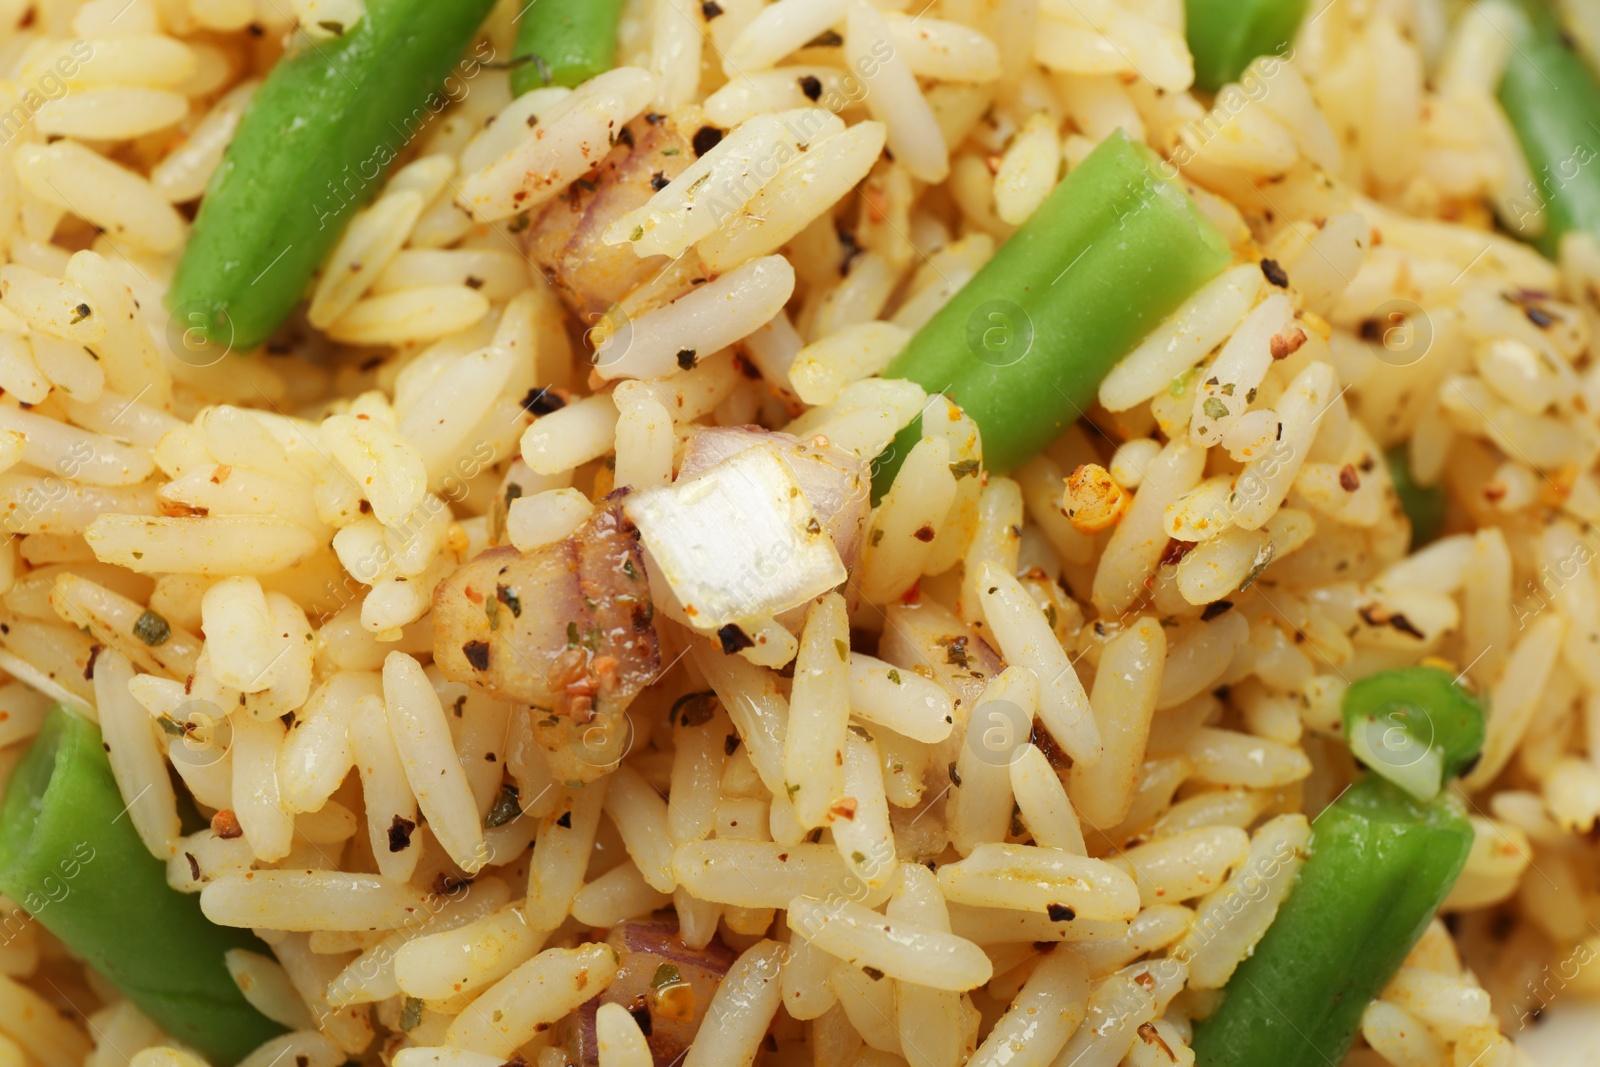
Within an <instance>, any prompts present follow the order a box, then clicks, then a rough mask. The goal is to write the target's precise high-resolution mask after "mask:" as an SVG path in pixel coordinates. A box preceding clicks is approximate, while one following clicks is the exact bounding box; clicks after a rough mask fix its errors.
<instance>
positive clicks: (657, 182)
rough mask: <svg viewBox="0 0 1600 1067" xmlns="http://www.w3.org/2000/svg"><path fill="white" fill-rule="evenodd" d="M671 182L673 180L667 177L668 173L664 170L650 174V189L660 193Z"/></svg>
mask: <svg viewBox="0 0 1600 1067" xmlns="http://www.w3.org/2000/svg"><path fill="white" fill-rule="evenodd" d="M671 184H672V182H671V181H670V180H669V179H668V178H667V176H666V174H665V173H664V172H662V171H659V170H658V171H656V172H655V173H654V174H652V175H651V176H650V189H651V191H652V192H657V193H659V192H660V191H661V190H663V189H665V188H666V187H667V186H669V185H671Z"/></svg>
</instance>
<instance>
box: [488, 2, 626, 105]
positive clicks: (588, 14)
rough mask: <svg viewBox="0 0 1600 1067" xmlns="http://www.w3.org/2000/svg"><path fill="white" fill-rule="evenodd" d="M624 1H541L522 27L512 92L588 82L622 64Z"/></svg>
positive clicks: (529, 11) (525, 16)
mask: <svg viewBox="0 0 1600 1067" xmlns="http://www.w3.org/2000/svg"><path fill="white" fill-rule="evenodd" d="M621 16H622V0H539V2H538V3H536V4H531V5H529V7H528V9H527V10H526V11H524V12H523V13H522V21H521V23H520V24H518V26H517V47H516V55H515V56H513V57H512V62H514V63H515V64H516V66H515V67H513V68H512V70H511V91H512V93H514V94H515V95H517V96H521V95H522V94H523V93H526V92H529V91H531V90H533V89H542V88H544V87H545V86H547V85H564V86H566V87H567V88H568V89H571V88H572V87H573V86H576V85H582V84H583V83H584V82H586V81H588V80H589V79H590V78H592V77H594V76H595V75H596V74H604V73H605V72H606V71H608V70H610V69H611V68H612V67H613V66H615V65H616V60H617V20H618V19H619V18H620V17H621Z"/></svg>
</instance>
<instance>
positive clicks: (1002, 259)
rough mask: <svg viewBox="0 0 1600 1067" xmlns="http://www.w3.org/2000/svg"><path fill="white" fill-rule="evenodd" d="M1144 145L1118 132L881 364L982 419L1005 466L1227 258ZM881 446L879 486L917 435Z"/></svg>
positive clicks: (1041, 440) (992, 459)
mask: <svg viewBox="0 0 1600 1067" xmlns="http://www.w3.org/2000/svg"><path fill="white" fill-rule="evenodd" d="M1164 169H1167V168H1165V167H1164V165H1163V164H1162V163H1161V161H1160V160H1158V159H1157V158H1156V156H1155V154H1154V153H1152V152H1151V151H1150V150H1149V149H1148V148H1146V147H1145V146H1144V145H1141V144H1137V143H1135V142H1133V141H1130V140H1128V138H1127V137H1126V136H1125V135H1124V134H1123V133H1122V132H1121V131H1120V130H1119V131H1117V132H1116V133H1113V134H1112V135H1111V136H1109V137H1107V138H1106V139H1105V141H1103V142H1102V143H1101V144H1100V146H1099V147H1098V148H1096V149H1095V150H1094V151H1093V152H1092V153H1090V154H1089V157H1088V158H1087V159H1085V160H1084V161H1083V162H1082V163H1080V164H1078V166H1077V167H1076V168H1074V169H1073V171H1072V173H1071V174H1069V175H1068V176H1067V179H1066V180H1065V181H1063V182H1062V183H1061V184H1060V185H1059V186H1057V187H1056V189H1055V191H1054V192H1052V193H1051V194H1050V196H1049V198H1048V199H1046V200H1045V202H1044V203H1043V204H1042V205H1041V206H1040V208H1039V210H1038V211H1036V212H1034V214H1033V216H1032V218H1030V219H1029V220H1028V223H1027V224H1026V225H1025V226H1023V227H1022V229H1020V230H1018V231H1017V233H1016V235H1015V236H1013V237H1012V238H1011V240H1009V241H1007V242H1006V243H1005V244H1004V245H1002V246H1001V248H1000V251H999V252H998V253H996V254H995V257H994V258H993V259H991V260H990V261H989V262H988V264H987V265H985V266H984V268H983V269H982V270H980V271H979V272H978V274H977V275H976V276H975V277H974V278H973V279H972V280H971V281H969V282H968V283H967V284H966V285H965V286H963V287H962V289H961V291H960V292H959V293H957V294H956V296H955V297H954V298H953V299H951V301H950V302H949V303H948V304H946V305H945V306H944V308H943V309H941V310H940V312H939V313H938V314H937V315H935V316H934V317H933V318H932V319H931V320H930V321H929V322H928V324H927V325H926V326H924V327H923V328H922V329H921V330H920V331H918V332H917V334H916V336H915V337H913V338H912V339H911V343H910V344H908V345H907V346H906V348H905V350H904V351H903V352H901V353H900V355H899V356H897V357H895V360H894V362H892V363H891V364H889V367H888V369H886V370H885V371H884V372H883V376H884V377H885V378H908V379H910V380H911V381H913V382H916V383H917V384H918V385H921V386H922V387H923V388H924V389H927V390H928V391H929V392H942V393H944V394H945V395H946V396H948V397H949V398H950V399H951V400H953V401H955V403H956V404H958V405H960V407H961V409H962V410H963V411H965V412H966V413H967V414H968V415H969V416H971V417H972V420H973V421H974V422H976V423H977V424H978V429H979V432H980V433H981V435H982V438H983V457H984V464H985V466H986V467H987V468H988V469H989V470H991V471H995V472H997V473H1001V474H1004V473H1006V472H1008V471H1011V470H1014V469H1015V468H1016V467H1018V466H1019V465H1021V464H1022V463H1023V462H1024V461H1026V460H1027V459H1028V458H1029V457H1031V456H1032V455H1034V454H1035V453H1036V452H1038V451H1039V450H1040V449H1041V448H1043V447H1044V446H1045V445H1046V444H1048V443H1049V442H1050V441H1052V440H1054V439H1055V438H1056V437H1057V436H1058V435H1060V433H1061V431H1062V430H1064V429H1065V428H1066V427H1067V426H1068V425H1069V424H1071V423H1073V422H1075V421H1076V420H1077V419H1078V418H1079V416H1081V415H1082V414H1083V413H1084V411H1086V410H1088V408H1089V407H1090V405H1091V404H1093V403H1094V399H1095V394H1096V392H1098V390H1099V388H1100V382H1101V380H1102V379H1103V378H1105V376H1106V374H1108V373H1109V372H1110V370H1111V368H1112V367H1113V366H1115V365H1116V363H1117V361H1118V360H1120V359H1121V358H1122V357H1123V356H1125V355H1126V354H1127V353H1128V352H1129V351H1130V350H1131V349H1132V348H1133V346H1134V345H1135V344H1137V343H1138V342H1139V340H1140V339H1141V338H1143V337H1144V336H1145V335H1146V334H1148V333H1149V332H1150V331H1151V330H1152V329H1154V328H1155V327H1156V326H1157V325H1158V324H1159V323H1160V322H1161V320H1162V319H1164V318H1166V317H1167V315H1169V314H1171V313H1172V312H1173V311H1174V310H1176V309H1177V308H1178V306H1179V305H1180V304H1182V303H1183V301H1184V300H1185V299H1187V298H1188V297H1189V296H1190V294H1192V293H1193V292H1194V291H1195V290H1196V289H1198V288H1200V286H1202V285H1204V284H1205V283H1206V282H1208V281H1210V280H1211V279H1212V278H1214V277H1216V275H1218V274H1220V273H1221V272H1222V270H1223V268H1224V267H1226V266H1227V265H1228V263H1229V261H1230V259H1231V258H1232V253H1231V252H1230V250H1229V248H1228V242H1227V241H1226V240H1224V239H1223V237H1222V235H1221V234H1220V233H1218V232H1217V229H1216V227H1214V226H1213V225H1212V224H1211V223H1210V222H1208V221H1207V220H1206V219H1205V218H1204V217H1203V216H1202V215H1201V214H1200V213H1199V211H1197V210H1196V209H1195V206H1194V204H1193V203H1191V202H1190V200H1189V198H1188V197H1187V196H1186V195H1184V193H1183V191H1182V190H1181V189H1180V188H1179V187H1178V186H1177V185H1176V184H1174V183H1173V182H1171V181H1169V180H1167V178H1165V177H1164V176H1163V173H1162V172H1163V170H1164ZM921 435H922V428H921V425H920V423H913V425H912V426H911V427H909V428H908V429H907V430H904V431H902V432H901V434H900V435H899V436H898V437H896V439H895V442H894V444H892V445H891V446H890V448H889V450H888V451H886V452H885V453H884V454H883V455H882V456H880V457H879V459H878V462H877V465H876V469H875V474H874V479H873V489H874V493H875V494H881V493H882V492H883V491H885V490H886V489H887V488H888V485H889V483H890V482H892V481H893V480H894V474H895V472H896V471H898V470H899V466H900V463H901V462H903V461H904V457H905V455H906V454H907V453H908V452H909V451H910V450H911V447H912V446H913V445H915V444H916V442H917V441H918V440H920V439H921Z"/></svg>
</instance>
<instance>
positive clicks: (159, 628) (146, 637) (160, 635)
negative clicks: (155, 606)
mask: <svg viewBox="0 0 1600 1067" xmlns="http://www.w3.org/2000/svg"><path fill="white" fill-rule="evenodd" d="M133 636H135V637H137V638H138V639H139V640H141V641H143V642H144V643H145V644H146V645H148V646H150V647H151V648H155V647H156V646H157V645H164V644H166V643H167V638H169V637H171V636H172V627H171V626H170V625H168V623H167V620H166V619H163V618H162V617H161V616H160V615H157V614H156V613H155V612H153V611H150V610H148V609H147V610H146V611H145V612H144V614H142V615H140V616H139V619H138V621H137V622H135V623H134V624H133Z"/></svg>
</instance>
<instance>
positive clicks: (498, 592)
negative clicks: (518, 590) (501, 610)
mask: <svg viewBox="0 0 1600 1067" xmlns="http://www.w3.org/2000/svg"><path fill="white" fill-rule="evenodd" d="M494 595H495V599H496V600H498V601H500V603H502V604H504V605H505V606H506V607H508V608H510V609H511V616H512V618H516V619H520V618H522V598H521V597H519V596H517V594H515V593H513V592H512V591H511V588H510V587H509V586H504V585H497V586H495V588H494Z"/></svg>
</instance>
